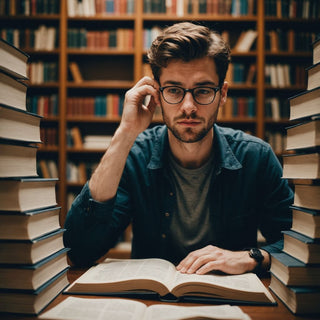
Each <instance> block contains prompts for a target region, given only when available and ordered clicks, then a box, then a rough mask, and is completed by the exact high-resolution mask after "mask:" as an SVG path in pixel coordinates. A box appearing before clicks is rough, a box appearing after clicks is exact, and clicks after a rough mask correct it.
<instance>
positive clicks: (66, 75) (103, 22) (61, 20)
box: [0, 0, 319, 223]
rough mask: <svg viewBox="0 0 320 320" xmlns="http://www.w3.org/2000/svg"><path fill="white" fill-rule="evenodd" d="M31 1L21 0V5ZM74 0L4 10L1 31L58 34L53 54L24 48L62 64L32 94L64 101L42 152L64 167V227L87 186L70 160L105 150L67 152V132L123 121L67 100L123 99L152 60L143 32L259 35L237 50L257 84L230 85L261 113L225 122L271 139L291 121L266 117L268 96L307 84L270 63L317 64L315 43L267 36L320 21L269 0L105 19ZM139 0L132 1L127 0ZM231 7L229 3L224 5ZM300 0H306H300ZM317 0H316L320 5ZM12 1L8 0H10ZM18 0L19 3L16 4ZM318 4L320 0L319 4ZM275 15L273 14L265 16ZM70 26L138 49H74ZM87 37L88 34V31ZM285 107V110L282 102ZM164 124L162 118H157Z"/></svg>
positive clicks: (103, 128)
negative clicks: (271, 73) (79, 8)
mask: <svg viewBox="0 0 320 320" xmlns="http://www.w3.org/2000/svg"><path fill="white" fill-rule="evenodd" d="M23 1H24V0H17V1H15V2H16V3H20V2H23ZM67 1H68V0H60V3H59V8H58V9H57V10H58V13H51V14H43V13H38V14H37V13H36V14H32V15H30V16H27V15H23V14H21V13H20V12H19V11H17V10H16V11H13V12H16V13H15V14H13V15H10V14H5V13H2V14H1V12H0V14H1V16H0V29H1V31H2V34H6V30H7V31H8V30H9V29H18V30H20V32H23V30H24V29H28V28H29V29H37V28H38V27H40V26H42V25H45V26H48V27H49V26H51V27H54V28H55V29H56V32H57V41H56V44H55V45H56V47H55V48H54V49H52V50H44V49H40V50H38V49H35V48H33V47H30V46H29V45H27V46H25V47H21V49H23V50H25V51H26V52H27V53H29V54H30V55H31V58H30V61H31V62H32V61H38V60H40V61H54V62H56V63H57V65H58V72H59V78H58V80H57V81H56V82H54V83H42V84H30V88H29V93H30V95H31V96H34V95H39V96H44V95H48V96H50V95H52V94H56V95H57V97H58V113H57V115H46V116H45V118H44V120H43V121H42V126H43V127H45V128H47V127H48V128H50V127H53V128H55V129H56V132H57V147H56V148H54V147H52V146H46V145H43V146H42V147H41V148H40V149H39V155H38V156H39V158H41V157H50V158H53V159H55V160H56V161H57V165H58V170H59V180H60V182H59V184H58V192H57V194H58V201H59V205H61V206H62V216H61V222H62V223H63V221H64V219H65V215H66V213H67V210H68V205H67V203H68V193H69V192H73V193H75V194H77V193H78V192H79V191H80V189H81V186H82V184H81V183H74V182H72V183H70V182H68V181H67V179H66V177H67V169H66V168H67V162H68V161H75V160H76V159H78V158H83V159H84V161H96V162H98V161H99V159H100V157H101V152H102V150H90V151H89V150H81V149H80V150H77V149H73V148H69V147H67V135H66V132H67V129H70V128H71V127H73V126H78V127H79V129H80V131H81V133H82V135H85V134H98V133H101V134H112V133H113V132H114V130H115V129H116V127H117V125H118V124H119V119H120V117H119V116H113V117H107V116H104V117H101V116H100V117H97V116H94V115H92V116H81V115H76V116H70V115H68V112H67V100H68V98H70V97H88V96H89V97H95V96H101V95H105V94H107V93H114V94H119V95H124V93H125V91H126V90H128V89H129V88H130V87H131V86H133V84H134V83H135V82H136V81H138V80H139V79H140V78H141V77H142V75H143V65H144V62H145V60H146V50H145V49H144V30H145V29H151V28H153V27H155V26H158V27H161V28H162V27H164V26H166V25H170V24H173V23H174V22H179V21H202V22H203V23H205V24H207V25H208V26H210V27H214V28H216V29H217V30H218V31H220V32H227V33H228V35H229V37H230V40H232V41H230V43H232V44H233V45H234V44H235V42H236V40H237V38H238V37H239V36H240V32H241V31H243V30H249V29H252V30H256V31H257V33H258V36H257V38H256V40H255V43H254V45H253V47H252V48H251V49H250V50H249V51H247V52H237V51H234V50H233V51H232V63H235V64H239V65H241V64H243V65H244V66H245V67H247V68H248V67H249V66H250V65H251V64H254V65H255V72H256V74H255V80H254V82H252V83H250V84H247V83H231V85H230V90H229V96H230V97H234V98H235V99H237V98H238V97H248V96H252V97H253V98H254V99H255V114H254V116H250V117H248V116H243V115H241V116H234V117H231V118H220V119H219V122H220V123H221V124H223V125H230V126H232V127H235V128H241V129H243V130H245V131H249V132H252V134H254V135H256V136H258V137H260V138H262V139H266V138H267V137H266V134H267V133H269V132H273V131H274V132H276V131H280V132H282V131H283V128H284V126H286V125H287V124H288V121H287V120H286V119H283V118H281V119H280V120H274V119H273V118H272V116H271V117H270V116H267V115H266V107H265V106H266V103H265V101H266V99H267V98H271V97H275V98H278V97H281V99H282V100H285V99H287V98H288V97H290V96H291V95H292V94H293V93H296V92H297V91H300V90H301V91H302V90H304V89H305V88H306V85H304V84H301V83H300V84H296V83H291V84H290V85H287V86H281V87H278V86H274V85H272V84H269V83H268V82H267V81H266V72H265V70H266V69H265V68H266V65H268V64H279V63H280V64H289V65H290V66H292V68H293V69H294V68H295V67H296V66H298V65H300V66H302V67H307V66H309V65H311V64H312V51H311V45H310V47H309V48H306V49H303V50H296V49H295V48H294V49H292V48H291V49H290V50H289V49H288V50H279V49H277V50H271V49H269V46H268V44H267V41H268V40H267V39H268V37H267V35H268V34H269V33H272V31H278V30H284V32H288V33H289V32H291V33H293V35H298V33H305V34H308V35H310V34H314V33H315V30H317V28H318V23H319V16H317V18H316V17H313V16H312V17H309V18H305V17H304V18H302V17H297V18H292V17H290V18H289V17H286V16H285V14H281V16H279V12H278V14H277V13H274V15H273V16H272V15H270V10H269V9H270V8H269V2H270V1H269V0H254V1H253V3H254V4H255V8H254V12H253V13H250V14H247V15H232V14H226V13H225V14H218V13H211V14H203V13H201V14H200V13H186V14H183V15H182V16H179V15H175V14H166V13H145V12H144V8H143V1H142V0H136V1H133V3H134V6H135V8H134V12H133V13H128V14H126V13H119V14H116V13H115V14H104V13H97V14H96V15H93V16H85V17H84V16H72V17H70V16H68V9H67V7H68V6H67V5H68V2H67ZM128 1H132V0H128ZM223 2H225V3H227V2H228V1H223ZM298 2H299V1H298ZM316 2H317V1H314V3H316ZM8 3H9V1H8ZM12 3H14V2H12ZM318 7H319V3H318ZM266 10H268V15H266ZM318 15H319V10H318ZM70 29H77V30H80V29H81V30H82V31H83V30H84V29H85V30H87V31H96V32H102V31H111V30H113V31H114V30H116V32H117V30H119V29H129V30H131V31H132V35H133V39H134V45H133V47H132V48H129V49H123V48H117V47H115V48H101V47H99V48H90V49H89V48H73V47H70V45H68V41H70V40H68V38H69V36H70V33H68V31H70ZM318 31H319V30H318ZM84 34H86V32H84ZM70 62H76V63H77V64H78V65H79V68H80V71H81V73H82V76H83V78H84V81H83V82H82V83H75V82H74V81H73V78H72V76H71V75H70V70H69V63H70ZM280 107H284V106H283V105H281V106H280ZM155 123H159V120H157V121H155Z"/></svg>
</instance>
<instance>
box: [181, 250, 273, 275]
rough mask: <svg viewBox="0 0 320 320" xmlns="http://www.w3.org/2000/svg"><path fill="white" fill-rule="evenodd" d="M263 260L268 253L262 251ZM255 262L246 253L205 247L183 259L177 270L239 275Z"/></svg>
mask: <svg viewBox="0 0 320 320" xmlns="http://www.w3.org/2000/svg"><path fill="white" fill-rule="evenodd" d="M262 252H263V255H264V256H265V254H266V256H265V260H266V259H269V257H268V253H267V252H265V251H262ZM256 266H257V262H256V261H255V260H254V259H252V258H251V257H250V256H249V254H248V251H229V250H224V249H221V248H218V247H215V246H211V245H209V246H206V247H204V248H202V249H199V250H196V251H193V252H191V253H189V254H188V255H187V257H186V258H184V259H183V260H182V261H181V262H180V263H179V265H178V266H177V270H178V271H180V272H181V273H196V274H205V273H207V272H210V271H222V272H225V273H229V274H241V273H245V272H249V271H252V270H253V269H254V268H255V267H256Z"/></svg>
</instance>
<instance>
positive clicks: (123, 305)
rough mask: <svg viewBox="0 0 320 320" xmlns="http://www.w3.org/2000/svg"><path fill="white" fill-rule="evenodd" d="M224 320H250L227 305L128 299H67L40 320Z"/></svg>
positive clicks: (244, 314)
mask: <svg viewBox="0 0 320 320" xmlns="http://www.w3.org/2000/svg"><path fill="white" fill-rule="evenodd" d="M200 318H201V319H224V320H227V319H229V320H250V317H249V316H248V315H247V314H246V313H244V312H243V311H242V310H241V309H240V308H239V307H236V306H230V305H221V306H201V307H189V306H188V307H187V306H174V305H167V304H155V305H152V306H149V307H147V306H146V305H145V304H144V303H142V302H138V301H134V300H128V299H88V298H76V297H68V298H67V299H65V300H64V301H62V302H61V303H59V304H58V305H57V306H55V307H53V308H52V309H50V310H49V311H47V312H45V313H43V314H42V315H41V316H40V317H39V319H51V320H58V319H63V320H92V319H117V320H126V319H132V320H134V319H137V320H147V319H152V320H178V319H180V320H181V319H188V320H192V319H200Z"/></svg>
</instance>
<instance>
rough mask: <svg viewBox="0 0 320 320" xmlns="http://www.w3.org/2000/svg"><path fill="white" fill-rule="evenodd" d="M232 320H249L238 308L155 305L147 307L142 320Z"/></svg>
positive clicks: (225, 306)
mask: <svg viewBox="0 0 320 320" xmlns="http://www.w3.org/2000/svg"><path fill="white" fill-rule="evenodd" d="M151 319H152V320H178V319H179V320H182V319H184V320H187V319H233V320H250V317H249V316H248V315H247V314H246V313H244V312H243V311H242V310H241V309H240V308H239V307H236V306H230V305H221V306H200V307H189V306H173V305H166V304H157V305H152V306H150V307H148V309H147V311H146V315H145V319H144V320H151Z"/></svg>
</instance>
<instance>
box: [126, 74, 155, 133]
mask: <svg viewBox="0 0 320 320" xmlns="http://www.w3.org/2000/svg"><path fill="white" fill-rule="evenodd" d="M147 96H150V100H149V102H148V104H147V105H144V104H143V103H144V100H145V98H146V97H147ZM157 105H160V97H159V84H158V83H157V82H156V81H155V80H153V79H151V78H150V77H144V78H142V79H140V80H139V81H138V82H137V83H136V85H135V86H134V87H133V88H131V89H130V90H129V91H127V93H126V95H125V101H124V105H123V113H122V117H121V123H120V127H121V128H122V129H124V130H125V131H127V132H131V133H132V134H133V135H138V134H139V133H141V132H142V131H144V130H145V129H147V128H148V126H149V125H150V123H151V120H152V117H153V114H154V111H155V109H156V106H157Z"/></svg>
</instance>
